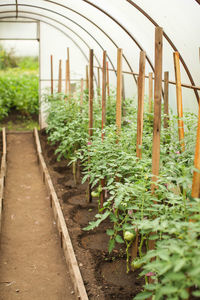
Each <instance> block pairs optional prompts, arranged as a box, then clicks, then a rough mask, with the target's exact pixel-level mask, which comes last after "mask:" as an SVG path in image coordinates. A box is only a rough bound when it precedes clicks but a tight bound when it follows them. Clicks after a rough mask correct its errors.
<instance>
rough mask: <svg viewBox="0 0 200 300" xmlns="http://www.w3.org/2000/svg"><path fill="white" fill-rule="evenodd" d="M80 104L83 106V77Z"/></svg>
mask: <svg viewBox="0 0 200 300" xmlns="http://www.w3.org/2000/svg"><path fill="white" fill-rule="evenodd" d="M80 106H81V108H82V106H83V78H81V94H80Z"/></svg>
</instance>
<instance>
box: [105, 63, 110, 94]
mask: <svg viewBox="0 0 200 300" xmlns="http://www.w3.org/2000/svg"><path fill="white" fill-rule="evenodd" d="M106 72H107V73H106V74H107V95H108V97H110V83H109V68H108V61H107V62H106Z"/></svg>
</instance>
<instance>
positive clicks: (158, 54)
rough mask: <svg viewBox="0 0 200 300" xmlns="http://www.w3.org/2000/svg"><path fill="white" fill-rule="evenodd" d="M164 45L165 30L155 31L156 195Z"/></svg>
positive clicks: (153, 179)
mask: <svg viewBox="0 0 200 300" xmlns="http://www.w3.org/2000/svg"><path fill="white" fill-rule="evenodd" d="M162 45H163V29H162V28H161V27H156V29H155V82H154V121H153V149H152V174H153V177H152V181H153V183H152V185H151V191H152V193H154V190H155V188H156V185H155V183H156V181H157V179H158V175H159V163H160V130H161V95H162Z"/></svg>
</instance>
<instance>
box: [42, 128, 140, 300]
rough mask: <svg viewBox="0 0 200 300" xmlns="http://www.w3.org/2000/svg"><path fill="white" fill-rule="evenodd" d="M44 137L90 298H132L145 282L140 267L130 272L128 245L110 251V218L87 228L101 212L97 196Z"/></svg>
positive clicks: (129, 299) (46, 155)
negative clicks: (88, 192) (89, 193)
mask: <svg viewBox="0 0 200 300" xmlns="http://www.w3.org/2000/svg"><path fill="white" fill-rule="evenodd" d="M40 140H41V146H42V150H43V155H44V158H45V161H46V163H47V166H48V168H49V171H50V175H51V178H52V181H53V184H54V187H55V189H56V192H57V195H58V198H59V200H60V203H61V207H62V210H63V214H64V216H65V220H66V223H67V226H68V229H69V232H70V236H71V240H72V243H73V247H74V250H75V253H76V257H77V260H78V264H79V266H80V270H81V273H82V276H83V280H84V284H85V287H86V290H87V293H88V297H89V299H90V300H96V299H102V300H110V299H118V300H131V299H132V298H133V297H134V296H135V295H136V294H137V293H138V292H140V290H141V288H142V285H143V283H144V282H143V280H142V279H141V278H139V275H138V274H139V271H138V272H130V273H129V274H127V273H126V259H125V257H124V249H121V247H124V246H121V245H119V246H117V247H116V249H115V250H114V251H113V252H112V253H111V254H109V253H108V241H109V237H108V236H107V235H106V233H105V232H106V229H108V228H109V226H110V223H109V221H108V220H105V221H104V223H102V224H101V225H100V226H99V227H98V228H97V229H95V230H93V231H91V232H85V231H84V230H83V228H84V227H85V226H86V225H87V224H88V222H89V221H90V220H92V219H93V217H94V216H95V214H96V213H97V212H98V203H97V199H94V201H93V202H92V203H87V201H86V190H87V183H85V184H77V185H76V184H75V183H74V180H73V175H72V167H71V166H67V162H66V161H60V162H57V161H56V159H55V155H54V151H55V147H53V146H51V145H49V143H48V141H47V135H46V133H45V131H41V132H40Z"/></svg>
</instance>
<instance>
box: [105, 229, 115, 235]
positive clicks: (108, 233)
mask: <svg viewBox="0 0 200 300" xmlns="http://www.w3.org/2000/svg"><path fill="white" fill-rule="evenodd" d="M114 232H115V231H114V230H113V229H107V230H106V233H107V235H110V236H111V235H113V234H114Z"/></svg>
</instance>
